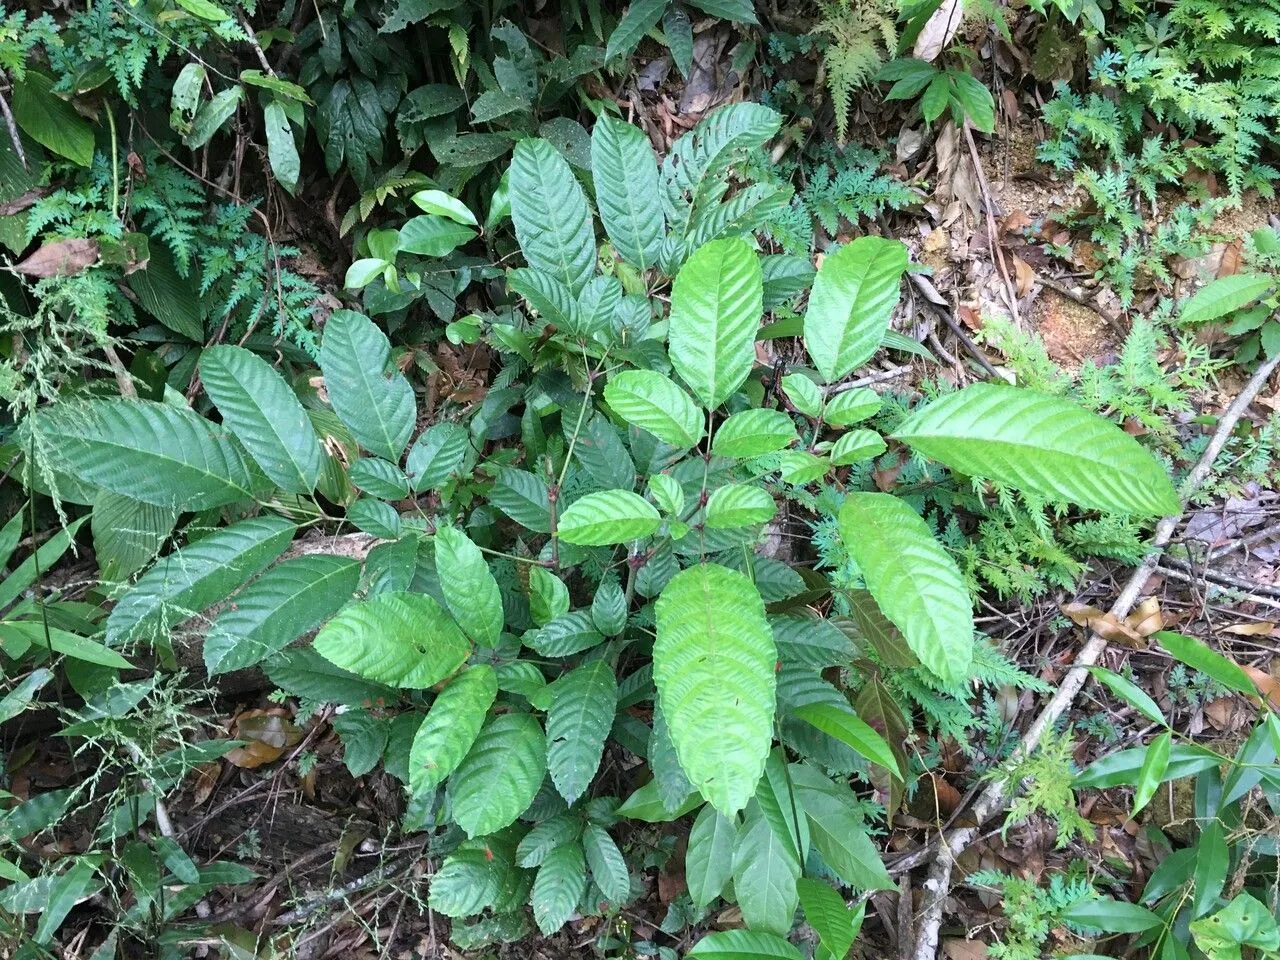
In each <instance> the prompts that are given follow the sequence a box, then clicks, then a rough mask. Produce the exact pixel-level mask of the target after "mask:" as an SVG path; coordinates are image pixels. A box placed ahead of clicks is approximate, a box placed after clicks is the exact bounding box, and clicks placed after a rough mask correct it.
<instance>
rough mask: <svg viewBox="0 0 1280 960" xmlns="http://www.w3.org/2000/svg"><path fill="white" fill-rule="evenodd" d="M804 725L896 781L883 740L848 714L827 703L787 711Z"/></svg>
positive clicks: (895, 764)
mask: <svg viewBox="0 0 1280 960" xmlns="http://www.w3.org/2000/svg"><path fill="white" fill-rule="evenodd" d="M791 712H792V714H794V715H795V716H797V717H799V718H800V719H801V720H803V721H805V723H808V724H811V725H812V726H814V727H817V728H818V729H819V730H821V731H822V732H823V733H826V734H830V735H831V736H833V737H835V738H836V739H837V740H839V741H840V742H841V743H844V744H847V745H848V746H849V747H851V748H852V749H853V750H854V751H856V752H857V753H858V755H859V756H861V757H863V758H864V759H865V760H867V761H869V762H870V763H874V764H877V765H878V766H881V767H884V768H885V769H886V770H888V771H889V772H890V773H891V774H893V776H895V777H897V778H898V779H899V780H901V779H902V771H901V770H900V769H899V768H898V760H897V758H896V757H895V756H894V755H893V751H892V750H890V749H889V744H887V743H885V740H884V737H882V736H880V734H878V733H876V732H875V730H873V729H872V728H871V727H870V726H868V725H867V724H866V723H864V722H863V721H862V720H860V719H859V718H858V717H857V716H856V715H855V714H854V713H853V712H852V711H849V710H841V709H840V708H839V707H835V706H832V705H831V704H829V703H808V704H805V705H804V706H802V707H797V708H796V709H795V710H792V711H791Z"/></svg>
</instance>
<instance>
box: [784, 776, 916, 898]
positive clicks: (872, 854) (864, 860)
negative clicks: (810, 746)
mask: <svg viewBox="0 0 1280 960" xmlns="http://www.w3.org/2000/svg"><path fill="white" fill-rule="evenodd" d="M789 769H790V772H791V779H792V783H793V785H794V786H795V791H796V803H797V804H798V805H799V807H800V808H801V809H802V810H804V812H805V817H806V818H807V819H808V821H809V836H810V838H811V840H812V842H813V846H814V847H815V848H816V849H817V851H818V853H819V854H821V856H822V860H823V862H824V863H825V864H826V865H827V866H828V867H830V868H831V869H832V870H833V871H834V872H835V874H836V876H838V877H839V878H840V879H841V880H843V881H844V882H845V883H848V884H850V885H852V886H854V887H857V888H859V889H862V890H892V889H893V888H894V887H895V886H897V884H896V883H895V882H894V880H893V878H892V877H891V876H889V872H888V871H887V870H885V868H884V863H882V862H881V860H880V853H879V851H878V850H877V849H876V846H875V844H873V843H872V842H871V839H870V838H869V837H868V836H867V828H866V825H865V824H864V823H863V822H862V818H861V817H860V816H859V815H858V813H857V810H856V808H855V806H854V804H855V803H856V802H857V800H856V798H855V797H854V795H853V791H852V790H850V789H849V787H848V786H847V785H845V784H836V783H833V782H832V781H831V780H830V779H829V778H828V777H827V776H826V775H825V774H823V773H821V772H819V771H818V770H815V769H814V768H813V767H810V766H807V765H805V764H792V765H791V766H790V768H789Z"/></svg>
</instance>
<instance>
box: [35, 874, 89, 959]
mask: <svg viewBox="0 0 1280 960" xmlns="http://www.w3.org/2000/svg"><path fill="white" fill-rule="evenodd" d="M97 869H98V868H97V864H96V863H95V862H94V860H93V859H90V858H88V857H76V858H75V860H73V861H72V865H71V867H70V868H69V869H67V870H66V872H64V873H61V874H58V875H56V876H55V878H54V880H53V882H52V883H51V884H50V885H49V888H48V893H47V895H46V898H45V901H44V903H43V904H41V907H42V909H41V910H40V919H39V921H38V922H37V923H36V929H35V933H34V934H33V936H32V940H33V942H34V943H37V944H46V943H50V942H52V941H53V936H54V934H55V933H57V931H58V928H59V927H60V926H62V921H63V920H65V919H66V918H67V914H69V913H70V912H71V910H72V908H73V907H75V905H76V903H77V902H78V901H79V900H80V898H81V897H83V896H84V895H85V894H86V893H88V892H89V888H90V887H91V886H92V885H93V882H94V874H95V873H96V872H97ZM34 952H35V951H33V953H34Z"/></svg>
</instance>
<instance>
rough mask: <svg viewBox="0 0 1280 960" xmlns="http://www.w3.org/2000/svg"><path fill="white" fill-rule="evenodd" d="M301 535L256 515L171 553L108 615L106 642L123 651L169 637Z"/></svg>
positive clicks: (277, 521)
mask: <svg viewBox="0 0 1280 960" xmlns="http://www.w3.org/2000/svg"><path fill="white" fill-rule="evenodd" d="M296 532H297V527H295V526H294V525H293V524H292V523H289V521H287V520H285V519H283V518H282V517H274V516H262V517H255V518H254V519H252V520H243V521H241V522H240V523H237V524H233V525H232V526H230V527H223V528H222V529H221V530H216V531H214V532H213V533H211V534H209V535H208V536H207V537H204V538H203V539H201V540H197V541H196V542H195V543H192V544H189V545H188V546H185V547H183V548H182V549H181V550H178V551H177V552H175V553H172V554H170V555H169V556H167V557H165V558H164V559H162V560H160V561H159V562H157V563H156V565H155V566H153V567H152V568H151V569H150V570H148V571H147V572H146V573H145V574H144V575H143V577H142V579H141V580H139V581H138V583H137V585H135V586H134V588H133V589H132V590H130V591H129V592H128V593H126V594H125V595H124V596H123V597H122V598H121V599H120V602H119V603H117V604H116V605H115V607H114V608H113V609H112V611H111V615H110V616H109V617H107V643H108V644H110V645H111V646H113V647H119V646H124V645H125V644H127V643H137V642H141V643H146V642H149V641H154V640H156V639H157V638H159V637H161V636H164V635H167V634H168V633H170V632H171V631H172V630H173V628H175V627H176V626H177V625H178V624H180V623H182V622H183V621H184V620H187V619H190V618H191V617H193V616H195V615H196V614H198V613H199V612H200V611H201V610H205V609H208V608H209V607H211V606H213V605H214V604H215V603H218V602H219V601H221V600H224V599H226V598H227V597H228V596H229V595H230V594H231V592H232V591H233V590H235V589H236V588H237V587H239V586H240V585H241V584H243V583H245V581H247V580H248V579H249V578H250V577H252V576H254V575H255V574H257V573H260V572H261V571H263V570H265V569H266V568H267V566H268V564H270V563H271V561H272V560H274V559H276V557H278V556H280V554H282V553H283V552H284V550H285V548H286V547H287V546H289V544H290V542H291V541H292V540H293V535H294V534H295V533H296Z"/></svg>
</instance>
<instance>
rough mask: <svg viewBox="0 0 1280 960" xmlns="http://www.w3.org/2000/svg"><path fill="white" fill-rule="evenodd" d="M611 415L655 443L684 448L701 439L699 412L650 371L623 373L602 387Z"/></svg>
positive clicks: (674, 387)
mask: <svg viewBox="0 0 1280 960" xmlns="http://www.w3.org/2000/svg"><path fill="white" fill-rule="evenodd" d="M604 399H605V402H606V403H607V404H609V406H610V407H612V408H613V411H614V413H616V414H617V415H618V416H620V417H621V418H622V419H623V420H626V421H627V422H628V423H631V424H634V425H635V426H637V427H639V428H640V429H642V430H648V431H649V432H650V433H652V434H653V435H654V436H655V437H657V438H658V439H659V440H662V441H664V442H666V443H669V444H671V445H672V446H676V447H681V448H683V449H688V448H689V447H692V446H693V445H694V444H696V443H697V442H698V441H699V440H701V439H702V421H703V416H702V411H701V410H699V409H698V407H697V406H696V405H695V404H694V402H693V401H692V400H690V399H689V395H688V394H687V393H685V392H684V391H683V390H681V389H680V387H679V386H677V385H676V384H675V382H674V381H672V380H670V379H668V378H667V377H664V376H663V375H662V374H660V373H655V372H654V371H652V370H624V371H622V372H621V373H617V374H614V376H613V377H611V378H610V380H609V383H608V384H607V385H606V386H605V388H604Z"/></svg>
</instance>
